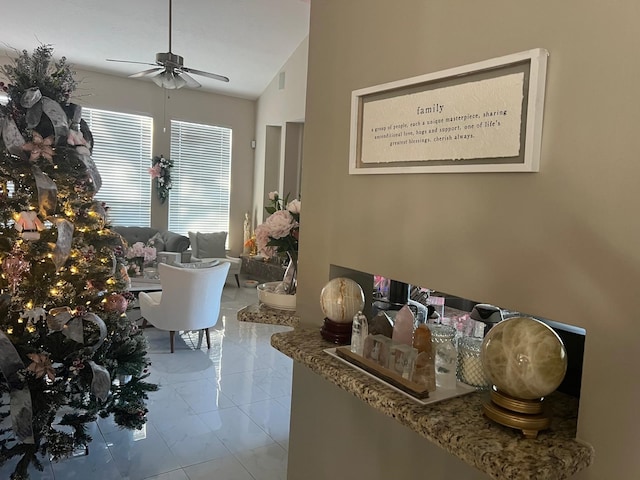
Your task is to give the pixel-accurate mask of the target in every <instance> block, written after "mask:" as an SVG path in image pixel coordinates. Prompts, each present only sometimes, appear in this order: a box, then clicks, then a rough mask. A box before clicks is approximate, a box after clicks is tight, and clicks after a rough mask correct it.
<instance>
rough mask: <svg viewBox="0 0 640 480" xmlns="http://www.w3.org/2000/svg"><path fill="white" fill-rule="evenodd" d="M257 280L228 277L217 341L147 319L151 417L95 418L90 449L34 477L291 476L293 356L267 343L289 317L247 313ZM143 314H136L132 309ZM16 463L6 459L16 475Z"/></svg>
mask: <svg viewBox="0 0 640 480" xmlns="http://www.w3.org/2000/svg"><path fill="white" fill-rule="evenodd" d="M256 301H257V295H256V291H255V289H247V288H237V287H234V286H232V285H231V282H227V285H226V286H225V289H224V293H223V303H222V312H221V315H222V317H221V319H220V321H219V322H218V326H217V327H216V328H215V330H214V331H212V335H211V341H212V345H211V350H207V348H206V342H203V345H202V347H200V348H199V347H198V334H197V333H190V332H188V333H182V334H181V335H180V336H178V335H176V352H175V353H174V354H171V353H169V333H168V332H163V331H158V330H155V329H154V328H150V329H147V330H145V335H147V338H148V339H149V343H150V357H151V361H152V365H151V377H150V380H151V381H153V382H156V383H158V384H160V390H159V391H158V392H154V393H151V394H150V400H149V403H148V407H149V421H148V422H147V425H146V427H145V429H143V430H140V431H128V430H120V429H118V428H117V426H116V425H115V424H114V423H113V422H112V421H111V420H110V419H106V420H99V421H98V422H97V423H96V424H92V425H91V435H92V436H93V442H92V443H91V444H90V446H89V455H88V456H79V457H73V458H69V459H66V460H64V461H61V462H58V463H53V464H52V463H50V462H48V461H44V462H43V463H44V471H43V472H38V471H37V470H35V469H32V473H31V478H32V479H33V480H41V479H42V480H44V479H46V480H52V479H55V480H85V479H91V480H143V479H149V480H151V479H153V480H210V479H214V478H215V479H220V480H284V479H286V468H287V450H288V444H289V413H290V404H291V375H292V361H291V359H290V358H288V357H285V356H284V355H282V354H281V353H280V352H278V351H277V350H275V349H273V348H272V347H271V346H270V343H269V341H270V337H271V335H272V334H273V333H275V332H280V331H285V330H288V328H287V327H280V326H274V325H260V324H253V323H242V322H238V321H237V320H236V312H237V311H238V309H240V308H242V307H244V306H246V305H249V304H251V303H255V302H256ZM133 318H136V315H135V314H134V317H133ZM12 470H13V468H12V465H5V466H4V467H3V468H0V478H9V473H10V472H11V471H12Z"/></svg>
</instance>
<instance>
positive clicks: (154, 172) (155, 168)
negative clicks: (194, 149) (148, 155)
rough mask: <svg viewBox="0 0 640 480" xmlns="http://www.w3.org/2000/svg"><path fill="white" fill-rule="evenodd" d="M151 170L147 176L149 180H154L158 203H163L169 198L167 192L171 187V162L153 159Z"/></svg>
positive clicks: (157, 158) (166, 159)
mask: <svg viewBox="0 0 640 480" xmlns="http://www.w3.org/2000/svg"><path fill="white" fill-rule="evenodd" d="M151 165H152V166H151V168H150V169H149V174H150V175H151V178H155V179H156V190H157V192H158V199H159V200H160V203H164V202H165V201H166V200H167V198H169V190H171V187H172V186H173V185H172V184H171V167H173V160H170V159H168V158H164V156H162V155H160V156H159V157H158V156H156V157H153V158H152V159H151Z"/></svg>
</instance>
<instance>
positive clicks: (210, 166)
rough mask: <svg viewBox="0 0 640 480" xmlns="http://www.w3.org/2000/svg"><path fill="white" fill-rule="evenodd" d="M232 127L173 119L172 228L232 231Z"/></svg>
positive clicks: (170, 228) (177, 229) (172, 229)
mask: <svg viewBox="0 0 640 480" xmlns="http://www.w3.org/2000/svg"><path fill="white" fill-rule="evenodd" d="M231 134H232V131H231V129H230V128H225V127H217V126H212V125H202V124H196V123H188V122H182V121H178V120H171V157H170V158H171V160H173V169H172V170H171V181H172V184H173V188H172V189H171V192H170V194H169V230H171V231H173V232H177V233H181V234H183V235H186V234H187V233H188V232H189V231H192V232H219V231H225V232H228V231H229V198H230V191H231Z"/></svg>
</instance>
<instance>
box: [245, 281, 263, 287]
mask: <svg viewBox="0 0 640 480" xmlns="http://www.w3.org/2000/svg"><path fill="white" fill-rule="evenodd" d="M259 283H260V282H258V281H257V280H245V281H244V286H245V287H246V288H256V287H257V286H258V284H259Z"/></svg>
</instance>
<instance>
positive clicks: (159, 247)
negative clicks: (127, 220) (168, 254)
mask: <svg viewBox="0 0 640 480" xmlns="http://www.w3.org/2000/svg"><path fill="white" fill-rule="evenodd" d="M147 246H149V247H155V249H156V252H164V240H163V238H162V235H161V234H160V232H158V233H156V234H155V235H154V236H153V237H151V238H150V239H149V241H148V242H147Z"/></svg>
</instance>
